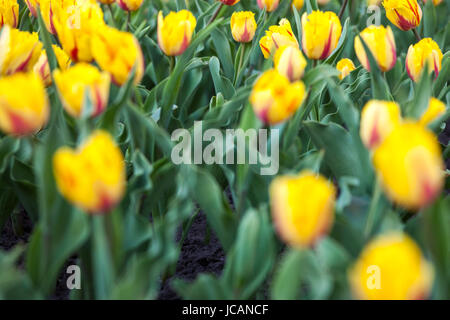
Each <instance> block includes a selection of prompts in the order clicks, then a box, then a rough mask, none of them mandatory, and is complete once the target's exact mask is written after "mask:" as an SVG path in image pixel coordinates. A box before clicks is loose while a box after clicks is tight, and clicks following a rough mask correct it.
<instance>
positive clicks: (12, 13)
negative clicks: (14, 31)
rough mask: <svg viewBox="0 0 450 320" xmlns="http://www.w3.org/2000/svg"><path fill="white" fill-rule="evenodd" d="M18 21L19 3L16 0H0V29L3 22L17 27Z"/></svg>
mask: <svg viewBox="0 0 450 320" xmlns="http://www.w3.org/2000/svg"><path fill="white" fill-rule="evenodd" d="M18 21H19V5H18V4H17V0H0V29H1V27H3V26H4V25H5V24H7V25H9V26H10V27H12V28H16V27H17V23H18Z"/></svg>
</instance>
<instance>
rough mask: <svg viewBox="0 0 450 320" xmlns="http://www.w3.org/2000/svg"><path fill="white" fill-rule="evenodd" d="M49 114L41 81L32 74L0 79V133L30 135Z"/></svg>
mask: <svg viewBox="0 0 450 320" xmlns="http://www.w3.org/2000/svg"><path fill="white" fill-rule="evenodd" d="M49 113H50V108H49V104H48V98H47V93H46V92H45V87H44V84H43V83H42V80H41V79H40V78H39V77H38V75H36V74H35V73H33V72H30V73H22V72H20V73H16V74H13V75H11V76H6V77H3V78H0V129H1V130H2V131H3V132H5V133H6V134H11V135H15V136H23V135H31V134H33V133H35V132H37V131H39V130H40V129H41V128H42V127H43V126H44V125H45V124H46V122H47V119H48V116H49Z"/></svg>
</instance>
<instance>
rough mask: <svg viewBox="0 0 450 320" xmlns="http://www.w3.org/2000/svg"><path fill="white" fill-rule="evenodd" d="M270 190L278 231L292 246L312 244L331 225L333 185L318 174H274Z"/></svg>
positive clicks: (274, 219)
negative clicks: (276, 175)
mask: <svg viewBox="0 0 450 320" xmlns="http://www.w3.org/2000/svg"><path fill="white" fill-rule="evenodd" d="M269 194H270V203H271V209H272V210H271V211H272V217H273V221H274V223H275V227H276V230H277V233H278V234H279V236H280V237H281V238H282V239H283V240H284V241H285V242H286V243H287V244H289V245H290V246H292V247H296V248H304V247H311V246H314V245H315V244H316V243H317V241H318V240H319V239H320V238H321V237H322V236H324V235H326V234H327V233H328V231H329V230H330V228H331V226H332V225H333V221H334V203H335V198H336V188H335V187H334V185H333V184H332V183H330V182H329V181H328V180H327V179H325V178H324V177H322V176H321V175H319V174H315V173H313V172H310V171H303V172H301V173H300V174H299V175H298V176H279V177H276V178H275V179H274V180H273V181H272V183H271V184H270V190H269Z"/></svg>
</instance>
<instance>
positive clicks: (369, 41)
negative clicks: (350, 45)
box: [354, 25, 397, 71]
mask: <svg viewBox="0 0 450 320" xmlns="http://www.w3.org/2000/svg"><path fill="white" fill-rule="evenodd" d="M359 36H360V37H361V38H362V39H363V40H364V42H365V43H366V45H367V46H368V47H369V50H370V52H371V53H372V55H373V57H374V58H375V61H376V62H377V65H378V67H379V68H380V69H381V70H382V71H389V70H391V69H392V68H393V67H394V65H395V62H396V61H397V49H396V47H395V39H394V34H393V33H392V30H391V27H389V26H388V27H386V28H385V27H383V26H375V25H371V26H369V27H367V28H365V29H364V30H363V31H362V32H361V33H360V34H359ZM354 46H355V52H356V56H357V57H358V60H359V62H360V63H361V64H362V65H363V67H364V68H366V70H368V71H370V64H369V59H368V57H367V55H366V51H365V50H364V46H363V44H362V42H361V40H360V39H359V37H358V36H356V37H355V43H354Z"/></svg>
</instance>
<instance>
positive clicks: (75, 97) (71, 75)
mask: <svg viewBox="0 0 450 320" xmlns="http://www.w3.org/2000/svg"><path fill="white" fill-rule="evenodd" d="M53 78H54V80H55V85H56V87H57V89H58V94H59V97H60V98H61V102H62V104H63V107H64V109H65V110H66V111H67V113H69V114H70V115H71V116H73V117H80V116H81V115H82V114H83V113H86V112H89V114H88V115H89V116H92V117H95V116H97V115H99V114H100V113H102V112H103V111H104V110H105V109H106V107H107V105H108V98H109V86H110V75H109V74H108V73H107V72H100V71H99V70H98V69H97V68H96V67H94V66H93V65H90V64H87V63H82V62H80V63H77V64H76V65H74V66H73V67H70V68H68V69H66V70H55V71H54V72H53ZM86 90H87V92H86ZM86 96H88V97H89V99H90V102H91V105H92V110H87V109H86V105H85V102H86V100H85V99H86Z"/></svg>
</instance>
